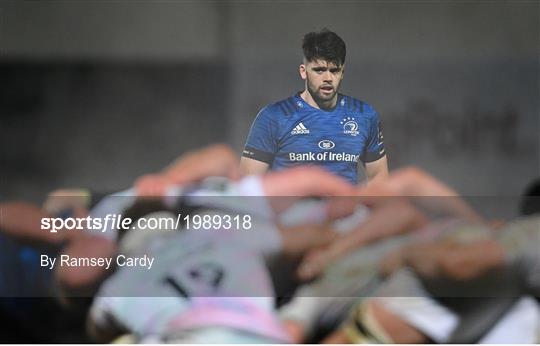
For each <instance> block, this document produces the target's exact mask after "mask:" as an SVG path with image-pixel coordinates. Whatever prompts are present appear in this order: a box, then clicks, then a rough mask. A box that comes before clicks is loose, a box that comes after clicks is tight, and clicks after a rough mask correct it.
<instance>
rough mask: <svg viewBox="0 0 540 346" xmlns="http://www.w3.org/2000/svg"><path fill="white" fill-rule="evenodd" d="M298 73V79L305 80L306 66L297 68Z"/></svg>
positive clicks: (302, 65) (301, 65)
mask: <svg viewBox="0 0 540 346" xmlns="http://www.w3.org/2000/svg"><path fill="white" fill-rule="evenodd" d="M298 72H299V73H300V77H302V79H303V80H306V78H307V71H306V65H305V64H300V66H299V67H298Z"/></svg>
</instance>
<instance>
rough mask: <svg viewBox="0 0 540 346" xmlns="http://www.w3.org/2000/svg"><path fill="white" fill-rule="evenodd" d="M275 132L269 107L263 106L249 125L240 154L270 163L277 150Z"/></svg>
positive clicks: (275, 126)
mask: <svg viewBox="0 0 540 346" xmlns="http://www.w3.org/2000/svg"><path fill="white" fill-rule="evenodd" d="M277 132H278V126H277V122H276V119H275V117H274V116H273V112H272V111H271V107H265V108H263V109H262V110H261V111H260V112H259V114H257V117H256V118H255V121H253V124H252V125H251V130H250V131H249V135H248V137H247V140H246V145H245V146H244V151H243V153H242V156H244V157H247V158H250V159H254V160H257V161H262V162H265V163H268V164H272V162H273V161H274V156H275V155H276V153H277V151H278V141H277V138H278V133H277Z"/></svg>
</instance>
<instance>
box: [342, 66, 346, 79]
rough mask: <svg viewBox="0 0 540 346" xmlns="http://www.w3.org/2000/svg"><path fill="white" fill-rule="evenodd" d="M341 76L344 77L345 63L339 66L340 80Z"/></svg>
mask: <svg viewBox="0 0 540 346" xmlns="http://www.w3.org/2000/svg"><path fill="white" fill-rule="evenodd" d="M343 77H345V64H343V65H342V66H341V80H343Z"/></svg>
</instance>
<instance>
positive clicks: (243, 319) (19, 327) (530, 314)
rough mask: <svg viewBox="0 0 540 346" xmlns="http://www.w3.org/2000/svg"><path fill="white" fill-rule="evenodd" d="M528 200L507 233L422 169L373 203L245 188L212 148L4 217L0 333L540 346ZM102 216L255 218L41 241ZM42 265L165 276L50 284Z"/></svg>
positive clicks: (310, 188)
mask: <svg viewBox="0 0 540 346" xmlns="http://www.w3.org/2000/svg"><path fill="white" fill-rule="evenodd" d="M216 177H220V178H219V179H218V178H216ZM527 195H528V196H525V197H524V199H523V201H522V206H521V207H522V208H521V209H522V211H523V214H524V215H523V216H521V217H520V218H518V219H517V220H514V221H512V222H509V223H506V224H504V225H500V224H498V225H497V227H495V226H494V224H493V223H491V222H490V221H489V220H485V219H484V218H483V217H482V216H481V215H479V213H478V212H476V211H475V210H474V209H473V208H472V207H471V206H470V205H469V204H468V203H467V202H466V201H465V200H464V199H463V198H461V197H460V196H459V195H458V194H457V193H456V192H455V191H454V190H452V189H451V188H450V187H448V186H446V185H445V184H444V183H442V182H440V181H438V180H437V179H435V178H434V177H432V176H430V175H429V174H427V173H426V172H423V171H421V170H419V169H416V168H405V169H401V170H397V171H395V172H393V173H391V174H390V176H389V177H388V178H386V179H381V180H377V181H373V182H371V183H369V184H367V185H363V186H353V185H351V184H350V183H348V182H346V181H344V180H342V179H341V178H339V177H336V176H333V175H331V174H330V173H328V172H326V171H325V170H323V169H320V168H317V167H309V166H305V167H296V168H292V169H286V170H282V171H279V172H271V173H268V174H266V175H262V176H244V175H243V174H242V172H241V169H240V166H239V165H238V157H237V155H236V154H235V153H234V152H233V151H232V150H231V149H230V148H228V147H227V146H225V145H212V146H208V147H205V148H202V149H200V150H196V151H193V152H190V153H187V154H185V155H182V156H181V157H180V158H179V159H177V160H176V161H175V162H173V163H172V164H171V165H169V166H168V167H166V168H165V169H163V170H162V171H160V172H157V173H152V174H148V175H145V176H142V177H140V178H139V179H137V180H136V181H135V182H134V183H133V186H132V187H131V188H130V189H128V190H125V191H121V192H119V193H115V194H111V195H107V196H98V197H96V196H92V195H90V194H89V193H87V192H86V191H85V190H58V191H55V192H53V193H51V194H50V195H49V196H48V198H47V199H46V201H45V203H44V205H43V206H42V207H38V206H35V205H32V204H29V203H24V202H6V203H2V204H1V205H0V208H1V215H2V216H1V218H0V240H1V241H0V249H1V252H0V257H1V258H2V266H1V267H0V274H2V277H3V281H2V282H1V283H0V291H1V292H2V296H1V298H0V321H2V322H3V323H2V324H3V325H4V326H6V325H9V326H13V327H10V330H7V331H6V332H5V333H4V340H6V341H8V342H10V341H11V342H18V341H20V340H24V341H28V342H90V341H96V342H100V343H108V342H113V341H114V342H125V341H127V342H129V343H291V342H292V343H431V342H435V343H501V342H502V343H536V342H538V339H537V338H538V333H539V326H538V321H540V315H539V313H538V302H537V298H535V297H539V296H540V251H538V249H540V217H539V216H538V212H539V211H540V208H539V207H538V197H535V196H536V195H538V185H536V187H533V188H532V189H531V190H530V191H529V192H528V193H527ZM107 213H109V214H114V213H116V214H123V215H129V216H130V217H132V218H133V219H139V218H150V217H156V216H159V217H169V218H174V217H175V215H177V214H179V213H182V214H190V215H197V214H199V215H227V214H231V213H235V214H249V215H251V216H253V220H252V221H253V222H252V226H253V227H252V229H251V230H250V231H239V230H234V229H230V230H216V229H214V230H207V231H201V230H190V229H188V228H187V227H186V225H185V224H184V225H183V229H170V230H158V231H156V232H151V231H148V230H130V231H125V232H121V231H119V230H115V229H110V230H108V231H107V232H105V233H103V234H101V233H95V232H80V231H59V232H57V233H49V232H44V231H42V230H41V229H40V222H41V220H42V219H43V218H46V217H50V216H62V215H77V216H81V217H84V216H87V215H93V216H95V217H99V216H103V215H105V214H107ZM180 228H182V227H180ZM43 253H46V254H48V255H49V256H52V257H54V256H61V255H69V256H71V257H85V258H90V257H95V258H98V257H99V258H105V257H112V256H114V255H116V254H126V255H133V256H138V255H148V256H154V257H155V258H156V263H155V264H154V267H153V268H152V269H151V270H142V269H141V270H136V269H132V268H124V267H122V268H121V267H118V268H115V269H105V268H103V267H77V268H74V267H69V266H57V267H56V268H55V269H54V270H44V269H43V268H39V264H38V262H39V260H38V257H39V254H43ZM69 328H71V329H70V330H71V332H67V330H68V329H69ZM77 328H79V329H77ZM73 330H77V332H73ZM10 333H11V334H10ZM8 335H12V339H10V338H9V337H7V336H8ZM21 338H22V339H21Z"/></svg>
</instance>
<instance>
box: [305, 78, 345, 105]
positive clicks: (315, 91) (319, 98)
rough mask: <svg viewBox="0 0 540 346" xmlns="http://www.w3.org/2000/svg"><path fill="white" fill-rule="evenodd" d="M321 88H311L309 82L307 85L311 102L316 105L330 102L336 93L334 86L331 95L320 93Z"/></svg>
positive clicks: (336, 89)
mask: <svg viewBox="0 0 540 346" xmlns="http://www.w3.org/2000/svg"><path fill="white" fill-rule="evenodd" d="M321 88H322V86H320V87H315V86H313V85H312V84H311V83H310V82H309V81H308V83H307V89H308V92H309V94H310V95H311V97H312V98H313V100H315V102H317V103H325V102H328V101H332V100H333V99H334V98H335V97H336V95H337V92H338V88H337V87H336V86H332V92H331V93H324V92H323V91H322V89H321Z"/></svg>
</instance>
